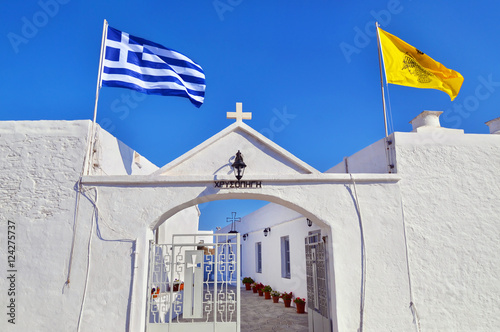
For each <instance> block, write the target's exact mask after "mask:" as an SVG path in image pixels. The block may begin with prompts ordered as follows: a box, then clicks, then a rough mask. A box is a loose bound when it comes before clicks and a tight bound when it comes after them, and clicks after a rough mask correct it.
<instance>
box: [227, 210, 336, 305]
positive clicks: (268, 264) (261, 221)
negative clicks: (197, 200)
mask: <svg viewBox="0 0 500 332" xmlns="http://www.w3.org/2000/svg"><path fill="white" fill-rule="evenodd" d="M267 227H270V228H271V232H270V233H268V235H267V236H264V232H263V231H264V229H265V228H267ZM230 228H231V226H230V225H229V226H226V227H224V228H223V229H221V230H220V231H219V232H218V233H227V232H229V230H230ZM236 228H237V230H238V232H239V233H240V236H242V235H243V234H248V237H247V239H246V240H243V239H242V240H241V244H242V259H241V261H242V277H251V278H253V279H254V280H255V281H256V282H261V283H263V284H264V285H270V286H271V287H272V288H273V290H277V291H279V292H292V293H293V295H294V296H295V297H303V298H307V287H306V284H307V283H306V264H305V259H306V258H305V246H304V239H305V237H306V236H307V235H308V232H310V231H316V230H320V227H318V226H317V225H313V226H311V227H309V226H307V223H306V218H305V217H304V216H302V215H301V214H300V213H297V212H295V211H293V210H290V209H288V208H285V207H284V206H281V205H277V204H274V203H270V204H268V205H266V206H264V207H262V208H261V209H258V210H256V211H254V212H253V213H250V214H248V215H246V216H244V217H243V218H241V222H240V223H236ZM324 232H325V231H324ZM325 233H326V234H328V233H329V230H328V231H326V232H325ZM283 236H288V237H289V240H290V273H291V275H290V278H283V277H282V273H281V257H282V256H281V237H283ZM257 242H260V243H261V245H262V272H261V273H257V271H256V266H257V263H256V254H255V247H256V243H257Z"/></svg>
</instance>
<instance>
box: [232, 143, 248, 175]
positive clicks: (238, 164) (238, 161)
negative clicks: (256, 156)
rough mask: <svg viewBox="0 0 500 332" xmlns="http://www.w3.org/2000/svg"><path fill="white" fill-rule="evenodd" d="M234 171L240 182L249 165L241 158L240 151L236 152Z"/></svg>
mask: <svg viewBox="0 0 500 332" xmlns="http://www.w3.org/2000/svg"><path fill="white" fill-rule="evenodd" d="M231 166H232V167H233V169H234V175H235V176H236V179H238V181H240V180H241V178H242V177H243V173H245V167H247V165H246V164H245V163H244V162H243V157H242V156H241V152H240V150H238V152H236V158H235V159H234V163H233V164H232V165H231Z"/></svg>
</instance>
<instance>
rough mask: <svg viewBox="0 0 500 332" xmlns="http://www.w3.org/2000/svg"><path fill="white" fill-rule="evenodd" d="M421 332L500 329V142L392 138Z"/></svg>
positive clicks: (449, 135)
mask: <svg viewBox="0 0 500 332" xmlns="http://www.w3.org/2000/svg"><path fill="white" fill-rule="evenodd" d="M395 141H396V150H397V163H398V171H399V174H400V175H401V177H402V180H401V182H400V185H401V192H402V195H403V204H404V211H405V222H406V224H407V234H408V245H409V257H410V270H411V279H412V289H413V293H414V302H415V304H416V307H417V310H418V314H419V317H420V324H421V328H422V331H495V330H498V327H499V326H500V282H499V275H500V260H499V258H498V253H499V252H500V242H499V240H498V236H499V234H500V223H499V220H500V136H498V135H478V134H463V133H453V132H446V131H443V130H440V129H436V130H433V131H429V132H427V133H419V134H416V133H396V134H395Z"/></svg>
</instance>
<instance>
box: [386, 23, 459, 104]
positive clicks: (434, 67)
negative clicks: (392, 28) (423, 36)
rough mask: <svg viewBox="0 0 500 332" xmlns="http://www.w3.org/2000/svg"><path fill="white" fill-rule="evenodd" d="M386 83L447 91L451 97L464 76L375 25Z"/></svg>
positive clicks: (455, 94)
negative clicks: (377, 31)
mask: <svg viewBox="0 0 500 332" xmlns="http://www.w3.org/2000/svg"><path fill="white" fill-rule="evenodd" d="M378 30H379V36H380V44H381V46H382V55H383V59H384V65H385V75H386V78H387V83H392V84H399V85H405V86H411V87H414V88H422V89H437V90H441V91H444V92H446V93H447V94H448V95H449V96H450V98H451V100H453V99H455V97H456V96H457V95H458V92H459V91H460V87H461V86H462V83H463V81H464V78H463V76H462V75H460V73H458V72H456V71H454V70H451V69H448V68H446V67H445V66H443V65H442V64H440V63H439V62H437V61H434V60H433V59H432V58H430V57H429V56H427V55H425V54H424V53H422V52H420V51H419V50H418V49H416V48H415V47H413V46H411V45H410V44H407V43H405V42H404V41H402V40H401V39H399V38H398V37H396V36H394V35H391V34H390V33H388V32H385V31H384V30H382V29H380V28H378Z"/></svg>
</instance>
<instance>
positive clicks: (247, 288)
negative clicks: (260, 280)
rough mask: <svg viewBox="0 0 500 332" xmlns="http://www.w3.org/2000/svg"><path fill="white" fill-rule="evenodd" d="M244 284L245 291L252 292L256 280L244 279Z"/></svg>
mask: <svg viewBox="0 0 500 332" xmlns="http://www.w3.org/2000/svg"><path fill="white" fill-rule="evenodd" d="M243 283H244V284H245V290H250V289H251V286H252V284H253V283H254V280H253V279H252V278H250V277H245V278H243Z"/></svg>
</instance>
